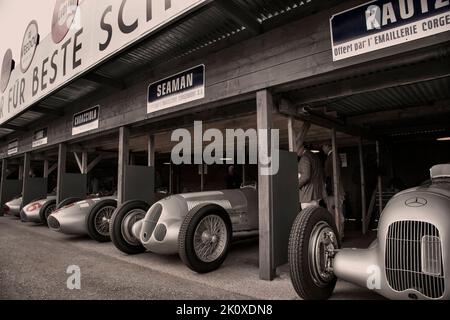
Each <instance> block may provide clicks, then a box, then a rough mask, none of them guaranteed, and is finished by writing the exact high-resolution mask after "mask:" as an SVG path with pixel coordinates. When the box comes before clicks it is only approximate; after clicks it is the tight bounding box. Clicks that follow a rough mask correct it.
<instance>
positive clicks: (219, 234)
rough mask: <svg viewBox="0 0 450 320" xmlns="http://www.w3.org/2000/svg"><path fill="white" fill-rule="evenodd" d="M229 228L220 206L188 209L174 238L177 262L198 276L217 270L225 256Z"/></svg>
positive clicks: (226, 216) (227, 220) (228, 218)
mask: <svg viewBox="0 0 450 320" xmlns="http://www.w3.org/2000/svg"><path fill="white" fill-rule="evenodd" d="M231 228H232V227H231V220H230V216H229V215H228V213H227V212H226V211H225V209H223V208H222V207H220V206H217V205H206V206H204V207H201V208H199V209H198V210H197V209H196V208H194V209H192V210H191V211H190V212H189V213H188V215H187V216H186V217H185V218H184V220H183V223H182V225H181V228H180V233H179V236H178V253H179V255H180V258H181V260H182V261H183V262H184V263H185V264H186V265H187V266H188V267H189V268H190V269H191V270H193V271H195V272H198V273H206V272H211V271H213V270H216V269H218V268H219V267H220V266H221V265H222V263H223V262H224V261H225V258H226V256H227V253H228V248H229V246H230V242H231V237H232V230H231Z"/></svg>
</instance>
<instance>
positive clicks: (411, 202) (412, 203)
mask: <svg viewBox="0 0 450 320" xmlns="http://www.w3.org/2000/svg"><path fill="white" fill-rule="evenodd" d="M426 204H427V200H426V199H424V198H419V197H414V198H410V199H408V200H406V201H405V205H406V206H408V207H414V208H418V207H423V206H425V205H426Z"/></svg>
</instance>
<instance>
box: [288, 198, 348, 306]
mask: <svg viewBox="0 0 450 320" xmlns="http://www.w3.org/2000/svg"><path fill="white" fill-rule="evenodd" d="M337 234H338V233H337V230H336V226H335V224H334V221H333V218H332V215H331V214H330V213H329V212H328V211H327V210H326V209H325V208H322V207H309V208H307V209H305V210H303V211H301V212H300V213H299V214H298V216H297V218H296V219H295V221H294V224H293V226H292V230H291V234H290V238H289V269H290V275H291V281H292V284H293V286H294V289H295V291H296V292H297V293H298V295H299V296H300V297H302V298H303V299H308V300H321V299H328V298H329V297H330V296H331V294H332V293H333V290H334V287H335V286H336V280H337V279H336V276H335V275H334V273H333V271H332V262H333V257H334V253H335V249H338V248H339V246H340V244H339V239H338V237H337V236H336V235H337Z"/></svg>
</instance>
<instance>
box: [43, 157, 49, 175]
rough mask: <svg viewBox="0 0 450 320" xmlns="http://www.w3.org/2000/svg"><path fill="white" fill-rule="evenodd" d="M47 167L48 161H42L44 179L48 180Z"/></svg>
mask: <svg viewBox="0 0 450 320" xmlns="http://www.w3.org/2000/svg"><path fill="white" fill-rule="evenodd" d="M48 166H49V161H48V160H44V174H43V176H44V178H48V174H49V173H48Z"/></svg>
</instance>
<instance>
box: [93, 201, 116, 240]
mask: <svg viewBox="0 0 450 320" xmlns="http://www.w3.org/2000/svg"><path fill="white" fill-rule="evenodd" d="M116 208H117V201H116V200H113V199H105V200H101V201H99V202H97V203H96V204H95V205H94V206H93V207H92V209H91V211H90V212H89V214H88V215H87V217H86V227H87V231H88V234H89V236H90V237H91V238H92V239H94V240H97V241H98V242H107V241H110V240H111V238H110V236H109V224H110V222H111V218H112V215H113V213H114V210H116Z"/></svg>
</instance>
